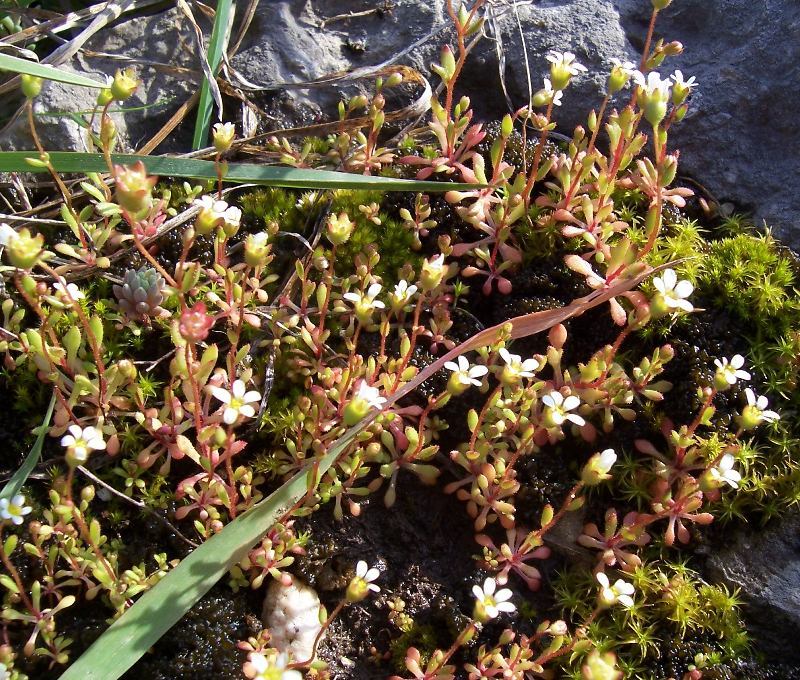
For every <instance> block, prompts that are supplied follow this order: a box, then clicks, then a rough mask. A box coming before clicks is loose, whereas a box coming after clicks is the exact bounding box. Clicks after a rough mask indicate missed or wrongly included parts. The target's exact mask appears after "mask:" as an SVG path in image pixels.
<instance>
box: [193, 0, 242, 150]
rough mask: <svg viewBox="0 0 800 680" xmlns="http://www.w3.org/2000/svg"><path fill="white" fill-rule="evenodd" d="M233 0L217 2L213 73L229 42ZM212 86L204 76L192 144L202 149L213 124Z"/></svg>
mask: <svg viewBox="0 0 800 680" xmlns="http://www.w3.org/2000/svg"><path fill="white" fill-rule="evenodd" d="M232 5H233V2H232V0H219V1H218V2H217V12H216V15H215V16H214V27H213V28H212V29H211V39H210V40H209V43H208V55H207V60H208V65H209V66H210V67H211V73H213V74H215V75H216V73H217V69H219V64H220V62H221V61H222V50H223V49H224V47H225V45H226V44H227V42H228V31H229V29H230V16H231V7H232ZM212 104H213V101H212V97H211V88H210V87H209V83H208V78H203V84H202V85H201V86H200V101H199V103H198V105H197V120H196V121H195V126H194V139H193V140H192V146H193V148H195V149H200V148H202V147H203V146H205V144H206V141H207V140H208V129H209V127H210V126H211V108H212Z"/></svg>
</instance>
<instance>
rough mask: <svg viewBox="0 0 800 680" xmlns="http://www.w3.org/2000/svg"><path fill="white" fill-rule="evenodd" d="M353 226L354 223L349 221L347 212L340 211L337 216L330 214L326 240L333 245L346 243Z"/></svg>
mask: <svg viewBox="0 0 800 680" xmlns="http://www.w3.org/2000/svg"><path fill="white" fill-rule="evenodd" d="M354 228H355V224H353V223H352V222H351V221H350V217H349V216H348V215H347V213H345V212H341V213H339V215H338V216H336V215H331V216H330V217H329V218H328V231H327V234H328V240H329V241H330V242H331V243H332V244H333V245H335V246H340V245H342V244H344V243H347V241H348V240H349V239H350V236H352V234H353V229H354Z"/></svg>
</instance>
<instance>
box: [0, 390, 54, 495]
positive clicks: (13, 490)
mask: <svg viewBox="0 0 800 680" xmlns="http://www.w3.org/2000/svg"><path fill="white" fill-rule="evenodd" d="M55 405H56V395H55V394H54V395H53V396H52V397H51V398H50V406H48V407H47V413H45V415H44V420H43V421H42V424H41V426H40V427H38V428H37V429H38V430H39V432H38V433H37V435H36V441H35V442H33V447H31V450H30V451H29V452H28V455H27V456H25V460H24V461H22V465H20V466H19V469H18V470H17V471H16V472H15V473H14V475H13V477H11V479H9V480H8V482H7V483H6V485H5V486H4V487H3V489H2V490H1V491H0V498H9V499H10V498H12V497H14V496H16V495H17V494H18V493H19V490H20V489H21V488H22V485H23V484H24V483H25V480H27V479H28V475H30V474H31V472H33V468H35V467H36V463H38V462H39V456H41V454H42V446H43V445H44V438H45V435H46V434H47V428H48V426H49V425H50V417H51V416H52V415H53V408H54V407H55Z"/></svg>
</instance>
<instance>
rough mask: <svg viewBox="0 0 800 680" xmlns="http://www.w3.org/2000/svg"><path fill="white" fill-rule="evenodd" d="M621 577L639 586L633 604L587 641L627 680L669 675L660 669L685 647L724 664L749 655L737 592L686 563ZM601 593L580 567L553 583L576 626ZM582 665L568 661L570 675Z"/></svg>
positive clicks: (605, 619) (596, 627)
mask: <svg viewBox="0 0 800 680" xmlns="http://www.w3.org/2000/svg"><path fill="white" fill-rule="evenodd" d="M609 578H611V579H612V580H614V579H615V578H617V576H616V574H614V575H612V574H609ZM622 578H624V579H625V580H626V581H628V582H630V583H632V584H633V586H634V588H635V595H634V599H635V604H634V606H633V607H631V608H630V609H626V608H623V607H620V606H616V607H611V608H609V609H607V610H605V611H604V612H603V614H602V615H601V616H599V617H598V618H597V619H596V620H595V621H594V622H592V624H591V625H590V626H588V628H587V637H588V638H589V639H591V640H592V642H593V643H594V645H595V646H597V648H598V649H600V650H601V651H606V650H610V651H614V652H615V653H616V654H617V656H618V658H619V663H620V667H622V668H624V669H626V675H625V677H630V678H643V679H644V678H648V679H652V678H661V677H669V674H667V675H664V674H663V673H664V670H663V669H661V666H662V665H663V662H664V658H665V651H666V650H667V649H670V648H681V649H684V650H685V651H687V655H688V658H689V660H690V661H691V659H692V658H693V657H694V655H695V654H696V653H700V652H708V651H713V652H714V654H715V655H716V657H717V658H718V659H719V661H721V662H723V661H724V662H728V661H732V660H735V659H739V658H746V656H747V655H748V652H749V650H748V640H747V636H746V633H745V630H744V626H743V623H742V621H741V618H740V613H739V607H740V604H741V602H740V600H739V597H738V593H736V592H731V591H729V590H727V589H726V588H725V587H724V586H716V585H710V584H708V583H706V582H704V581H703V580H702V579H701V578H700V577H699V575H698V574H697V572H696V571H694V570H693V569H691V568H690V567H689V566H688V565H687V563H686V562H667V561H660V562H659V563H658V564H656V563H655V562H652V563H645V564H644V565H642V566H641V567H639V568H638V569H636V570H635V571H634V572H633V573H631V574H622ZM596 591H597V583H596V581H595V579H594V577H593V574H592V573H591V572H589V571H587V570H586V569H583V568H579V567H573V568H571V569H569V570H568V571H566V572H564V573H562V574H560V575H559V576H558V577H557V579H556V581H555V584H554V593H555V596H556V601H557V602H558V604H559V606H560V607H561V608H562V611H563V612H564V613H566V614H567V615H569V616H571V617H572V619H573V622H574V623H575V624H578V623H579V622H580V621H581V619H583V618H585V617H586V616H588V614H589V612H590V610H591V607H592V606H593V602H594V601H595V593H596ZM689 651H691V654H689ZM579 665H580V661H579V660H578V661H573V662H571V663H568V664H567V667H566V669H565V671H566V672H575V670H576V669H577V668H578V667H579ZM683 672H685V671H683ZM676 677H681V676H680V675H678V676H676Z"/></svg>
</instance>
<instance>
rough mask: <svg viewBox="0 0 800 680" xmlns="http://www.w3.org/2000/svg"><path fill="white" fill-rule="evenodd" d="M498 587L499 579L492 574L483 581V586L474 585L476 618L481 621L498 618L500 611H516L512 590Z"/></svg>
mask: <svg viewBox="0 0 800 680" xmlns="http://www.w3.org/2000/svg"><path fill="white" fill-rule="evenodd" d="M496 589H497V581H496V580H495V579H493V578H492V577H491V576H490V577H488V578H487V579H486V580H485V581H484V582H483V588H481V587H480V586H472V594H473V595H474V596H475V618H476V619H477V620H478V621H480V622H481V623H485V622H486V621H489V620H490V619H493V618H496V617H497V615H498V614H499V613H500V612H508V613H511V612H513V611H516V609H517V608H516V607H515V606H514V603H513V602H509V600H510V599H511V591H510V590H509V589H508V588H502V589H501V590H497V592H495V590H496Z"/></svg>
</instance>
